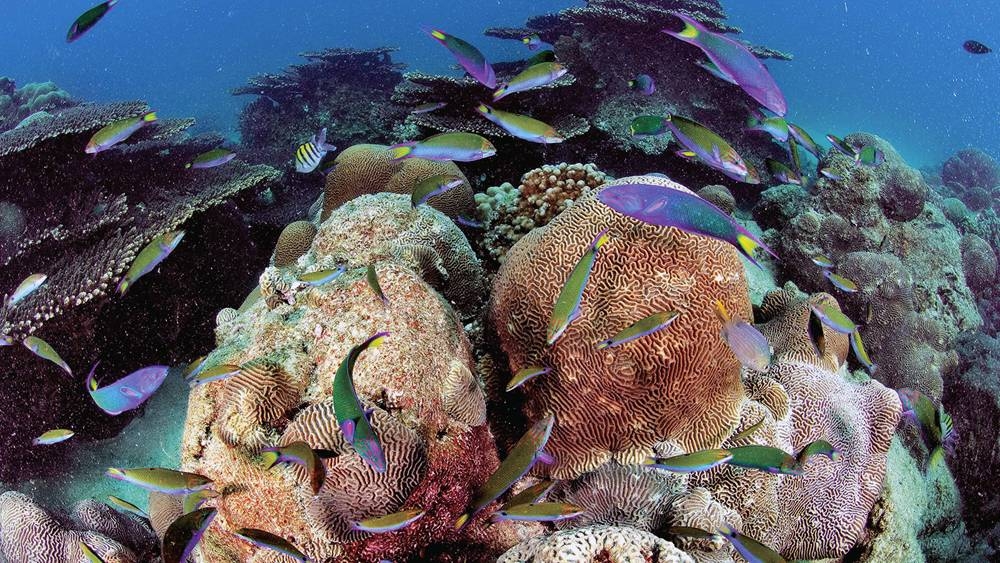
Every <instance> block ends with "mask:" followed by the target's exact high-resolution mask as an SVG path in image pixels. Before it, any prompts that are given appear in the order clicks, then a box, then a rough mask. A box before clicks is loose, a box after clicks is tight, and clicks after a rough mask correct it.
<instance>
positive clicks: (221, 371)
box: [188, 364, 240, 387]
mask: <svg viewBox="0 0 1000 563" xmlns="http://www.w3.org/2000/svg"><path fill="white" fill-rule="evenodd" d="M239 373H240V366H237V365H233V364H219V365H217V366H212V367H210V368H208V369H202V370H200V371H199V372H198V374H197V375H195V376H194V377H192V378H191V379H189V380H188V382H189V383H190V384H191V386H192V387H197V386H198V385H204V384H206V383H209V382H212V381H222V380H223V379H229V378H230V377H234V376H236V375H239Z"/></svg>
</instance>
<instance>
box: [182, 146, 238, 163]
mask: <svg viewBox="0 0 1000 563" xmlns="http://www.w3.org/2000/svg"><path fill="white" fill-rule="evenodd" d="M234 158H236V153H235V152H233V151H231V150H229V149H224V148H221V147H220V148H217V149H212V150H210V151H208V152H205V153H201V154H199V155H198V156H196V157H194V160H192V161H191V162H189V163H187V164H185V165H184V168H215V167H216V166H222V165H223V164H225V163H227V162H229V161H230V160H232V159H234Z"/></svg>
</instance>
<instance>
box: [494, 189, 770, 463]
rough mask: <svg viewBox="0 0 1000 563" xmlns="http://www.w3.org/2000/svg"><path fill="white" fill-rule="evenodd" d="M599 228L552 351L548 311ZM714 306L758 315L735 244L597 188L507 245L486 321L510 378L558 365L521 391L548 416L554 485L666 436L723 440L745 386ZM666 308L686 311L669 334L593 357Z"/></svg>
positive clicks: (689, 443)
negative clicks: (579, 291) (633, 210)
mask: <svg viewBox="0 0 1000 563" xmlns="http://www.w3.org/2000/svg"><path fill="white" fill-rule="evenodd" d="M630 181H633V182H634V181H641V182H647V183H652V184H656V185H660V186H664V187H667V188H670V189H679V190H686V188H683V187H681V186H680V185H678V184H675V183H673V182H671V181H669V180H666V179H664V178H660V177H652V176H643V177H638V178H636V177H632V178H626V179H622V180H618V182H622V183H627V182H630ZM611 185H615V182H612V183H610V184H606V186H611ZM605 229H608V234H609V235H610V240H609V242H608V243H607V244H605V245H604V246H603V247H602V248H601V250H600V253H599V256H598V259H597V261H596V264H595V265H594V268H593V271H592V273H591V276H590V281H589V283H588V284H587V288H586V290H585V291H584V294H583V302H582V305H581V312H580V316H579V318H577V319H576V320H575V321H574V322H573V323H572V324H571V325H570V326H569V328H568V329H567V330H566V332H565V334H563V336H562V337H561V338H560V339H559V341H557V342H556V343H555V345H553V346H552V347H546V345H545V339H546V326H547V325H548V321H549V315H550V313H551V311H552V304H553V303H554V302H555V299H556V296H557V295H558V294H559V292H560V290H561V288H562V286H563V282H564V281H565V280H566V277H567V276H568V275H569V272H570V270H571V269H573V267H574V266H575V265H576V263H577V261H578V260H579V259H580V256H581V255H583V253H584V251H585V250H586V248H587V245H588V244H590V242H591V241H592V240H593V238H594V237H595V236H596V235H597V233H599V232H601V231H603V230H605ZM715 299H721V300H722V301H723V302H724V303H725V305H726V307H727V308H728V309H729V311H731V312H732V314H733V315H734V316H736V317H740V318H750V317H751V315H752V312H751V307H750V300H749V297H748V294H747V282H746V277H745V275H744V272H743V265H742V263H741V261H740V258H739V255H738V254H737V253H736V251H735V250H734V249H733V248H732V247H730V246H729V245H728V244H726V243H723V242H721V241H717V240H714V239H706V238H705V237H702V236H698V235H693V234H689V233H685V232H683V231H680V230H677V229H673V228H671V229H662V228H658V227H655V226H651V225H647V224H643V223H640V222H639V221H636V220H634V219H631V218H628V217H625V216H622V215H619V214H617V213H615V212H613V211H612V210H611V209H610V208H608V207H606V206H604V205H603V204H601V203H600V202H599V201H597V199H596V197H595V195H594V193H593V192H592V193H591V194H590V195H588V196H585V197H583V198H582V199H580V200H579V201H577V202H576V203H574V204H573V205H572V206H571V207H569V208H568V209H567V210H566V211H565V212H563V213H561V214H559V215H558V216H556V217H555V218H554V219H553V220H552V222H550V223H549V224H548V225H547V226H545V227H542V228H538V229H534V230H532V231H531V232H530V233H528V234H527V235H526V236H524V237H523V238H522V239H521V240H520V241H518V242H517V244H515V245H514V246H513V247H512V248H511V250H510V251H509V252H508V253H507V259H506V261H505V262H504V265H503V266H502V267H501V269H500V271H499V273H498V274H497V277H496V280H495V282H494V287H493V293H492V295H491V303H490V318H491V320H492V323H493V327H494V328H495V330H496V331H497V333H498V335H499V338H500V343H501V345H502V347H503V350H504V352H506V354H507V356H508V359H509V365H510V370H511V373H514V372H516V371H517V370H519V369H521V368H523V367H525V366H529V365H545V366H549V367H551V368H552V372H551V373H549V374H546V375H545V376H542V377H539V378H538V379H537V380H535V381H532V382H529V383H527V384H526V393H527V396H528V400H527V404H526V407H525V413H526V414H527V415H528V417H529V418H532V417H534V416H538V415H539V414H540V413H544V412H549V411H550V412H553V413H555V415H556V420H557V421H558V422H557V424H556V426H555V428H554V429H553V431H552V438H551V440H550V441H549V445H548V448H549V450H550V451H551V453H552V454H553V455H554V457H555V459H556V462H555V464H554V465H553V466H552V467H551V471H552V475H553V476H554V477H556V478H560V479H567V478H572V477H575V476H578V475H580V474H582V473H584V472H586V471H589V470H592V469H595V468H597V467H598V466H600V465H602V464H603V463H605V462H606V461H608V460H611V459H614V460H616V461H618V462H619V463H622V464H634V463H639V462H641V461H643V460H644V459H645V458H646V457H647V456H649V455H650V454H651V452H652V450H651V448H652V446H653V444H655V443H657V442H661V441H664V440H667V439H672V440H673V441H675V442H676V443H677V444H678V445H680V446H681V447H682V448H683V449H685V450H686V451H693V450H697V449H700V448H709V447H717V446H718V445H720V444H721V443H722V440H724V439H725V437H726V436H728V435H729V434H730V433H731V431H732V430H733V428H734V427H735V426H736V424H737V422H738V421H739V411H740V406H741V402H742V398H743V395H744V391H743V385H742V384H741V382H740V377H739V374H740V366H739V362H738V361H737V360H736V358H735V357H734V356H733V355H732V353H731V352H730V351H729V349H728V347H727V346H726V344H725V342H724V341H723V340H722V339H720V338H718V336H717V333H716V332H715V327H717V320H716V317H715V312H714V309H713V308H712V303H713V302H714V300H715ZM671 310H673V311H678V312H679V313H680V315H679V316H678V317H677V320H676V321H674V323H673V324H672V325H671V326H670V327H669V328H667V329H665V330H662V331H660V332H658V333H655V334H652V335H649V336H646V337H644V338H642V339H640V340H637V341H635V342H633V343H630V344H629V345H627V346H622V347H619V348H613V349H608V350H599V349H598V348H597V342H599V341H601V340H603V339H605V338H608V337H609V336H611V335H613V334H615V333H616V332H618V331H619V330H621V329H622V328H624V327H627V326H629V325H630V324H632V323H633V322H635V321H636V320H638V319H640V318H643V317H644V316H647V315H649V314H652V313H654V312H657V311H671ZM681 413H682V414H681Z"/></svg>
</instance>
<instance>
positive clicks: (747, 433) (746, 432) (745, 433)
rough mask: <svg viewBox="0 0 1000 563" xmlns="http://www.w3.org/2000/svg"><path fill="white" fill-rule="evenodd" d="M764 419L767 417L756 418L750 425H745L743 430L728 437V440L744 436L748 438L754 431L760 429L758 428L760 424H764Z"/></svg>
mask: <svg viewBox="0 0 1000 563" xmlns="http://www.w3.org/2000/svg"><path fill="white" fill-rule="evenodd" d="M765 420H767V417H765V416H762V417H760V420H758V421H757V422H756V423H754V424H753V425H752V426H749V427H747V428H746V430H744V431H742V432H740V433H739V434H737V435H735V436H733V437H732V438H730V439H729V441H731V442H735V441H737V440H743V439H745V438H749V437H750V436H753V434H754V432H757V431H758V430H760V428H761V427H762V426H764V421H765Z"/></svg>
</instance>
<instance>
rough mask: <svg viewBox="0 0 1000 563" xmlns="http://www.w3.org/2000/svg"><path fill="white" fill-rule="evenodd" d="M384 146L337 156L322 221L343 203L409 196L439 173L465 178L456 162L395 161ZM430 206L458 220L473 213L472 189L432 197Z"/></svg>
mask: <svg viewBox="0 0 1000 563" xmlns="http://www.w3.org/2000/svg"><path fill="white" fill-rule="evenodd" d="M387 149H388V147H386V146H385V145H354V146H351V147H348V148H346V149H344V151H343V152H341V153H340V154H339V155H337V160H336V163H337V167H336V168H334V169H333V171H332V172H330V174H328V175H327V177H326V190H325V191H324V192H323V216H322V218H323V220H326V218H327V217H329V216H330V213H331V212H333V210H335V209H337V208H338V207H340V206H341V205H343V204H344V203H346V202H348V201H350V200H352V199H354V198H356V197H358V196H360V195H365V194H374V193H379V192H390V193H396V194H410V193H411V192H412V191H413V188H414V187H415V186H416V185H417V184H418V183H419V182H420V181H421V180H424V179H425V178H429V177H431V176H436V175H438V174H448V175H453V176H458V177H460V178H462V179H463V180H465V175H464V174H462V171H461V170H459V169H458V166H456V165H455V163H454V162H450V161H449V162H435V161H432V160H424V159H422V158H408V159H405V160H399V161H393V160H392V157H391V155H390V153H389V151H388V150H387ZM428 203H430V205H431V207H434V208H435V209H438V210H440V211H441V212H442V213H444V214H445V215H448V216H449V217H452V218H455V217H458V216H461V215H465V216H468V215H470V214H471V213H472V210H473V207H474V202H473V199H472V187H471V186H470V185H469V181H468V180H465V182H464V183H462V185H460V186H458V187H457V188H454V189H451V190H449V191H448V192H446V193H444V194H441V195H437V196H434V197H432V198H431V199H430V200H429V202H428Z"/></svg>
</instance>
